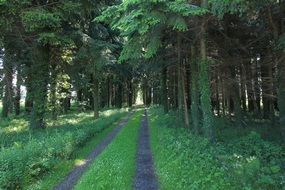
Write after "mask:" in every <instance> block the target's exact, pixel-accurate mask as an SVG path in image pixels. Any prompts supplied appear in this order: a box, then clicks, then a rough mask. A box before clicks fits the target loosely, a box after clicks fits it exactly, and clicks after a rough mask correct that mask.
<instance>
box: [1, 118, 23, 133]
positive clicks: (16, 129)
mask: <svg viewBox="0 0 285 190" xmlns="http://www.w3.org/2000/svg"><path fill="white" fill-rule="evenodd" d="M25 130H28V121H26V120H24V119H14V120H12V121H11V123H10V124H9V126H8V127H5V128H4V129H3V132H5V133H7V134H9V133H20V132H23V131H25Z"/></svg>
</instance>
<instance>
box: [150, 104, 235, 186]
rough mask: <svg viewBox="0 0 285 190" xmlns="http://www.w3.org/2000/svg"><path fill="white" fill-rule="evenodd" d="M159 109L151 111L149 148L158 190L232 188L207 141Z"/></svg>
mask: <svg viewBox="0 0 285 190" xmlns="http://www.w3.org/2000/svg"><path fill="white" fill-rule="evenodd" d="M161 113H163V112H162V110H160V109H151V110H150V114H149V115H150V127H151V146H152V151H153V154H154V161H155V166H156V171H157V175H158V178H159V181H160V188H161V189H169V190H170V189H181V190H182V189H193V190H195V189H197V190H198V189H201V190H203V189H205V190H206V189H221V190H224V189H231V188H230V187H231V186H230V183H229V182H228V181H227V177H226V171H225V169H224V168H223V167H220V165H219V162H218V160H216V159H215V148H214V147H213V146H211V144H210V143H209V141H208V140H206V139H204V138H201V137H198V136H195V135H192V134H191V133H189V131H188V130H185V129H182V128H173V127H174V126H170V127H172V128H169V127H167V125H168V123H169V122H171V121H172V119H171V117H170V116H168V115H162V114H161Z"/></svg>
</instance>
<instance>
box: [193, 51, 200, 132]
mask: <svg viewBox="0 0 285 190" xmlns="http://www.w3.org/2000/svg"><path fill="white" fill-rule="evenodd" d="M196 56H197V55H196V50H195V46H192V47H191V57H192V63H191V77H192V83H191V96H192V98H191V99H192V103H191V116H192V123H193V128H194V131H195V133H196V134H198V133H199V122H200V113H199V84H198V78H199V77H198V65H197V59H196Z"/></svg>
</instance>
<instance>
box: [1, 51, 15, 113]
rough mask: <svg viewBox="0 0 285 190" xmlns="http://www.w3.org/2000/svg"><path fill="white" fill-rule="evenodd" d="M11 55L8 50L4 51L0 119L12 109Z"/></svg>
mask: <svg viewBox="0 0 285 190" xmlns="http://www.w3.org/2000/svg"><path fill="white" fill-rule="evenodd" d="M12 60H13V55H12V53H11V52H10V49H9V48H6V50H5V56H4V62H3V68H4V97H3V109H2V117H4V118H5V117H8V115H9V113H11V112H12V109H13V62H12Z"/></svg>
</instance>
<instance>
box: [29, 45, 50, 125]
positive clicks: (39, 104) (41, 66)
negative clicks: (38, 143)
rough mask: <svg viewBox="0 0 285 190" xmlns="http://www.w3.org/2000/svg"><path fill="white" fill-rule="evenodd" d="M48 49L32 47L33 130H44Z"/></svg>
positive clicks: (46, 47)
mask: <svg viewBox="0 0 285 190" xmlns="http://www.w3.org/2000/svg"><path fill="white" fill-rule="evenodd" d="M49 52H50V50H49V47H48V46H37V47H34V52H33V53H34V55H33V64H32V76H33V83H32V98H33V111H32V117H31V127H32V128H33V129H40V128H45V121H44V119H45V113H46V103H47V91H48V90H47V86H48V80H49Z"/></svg>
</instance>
